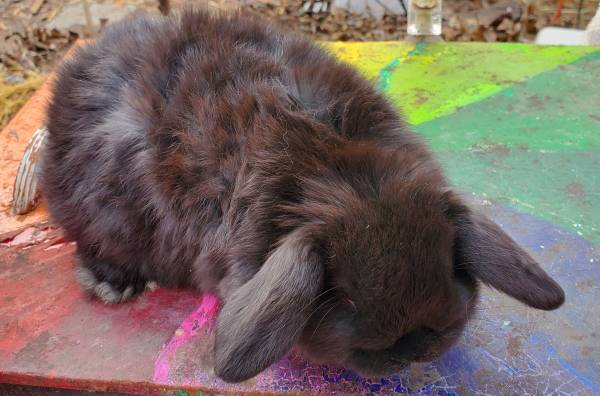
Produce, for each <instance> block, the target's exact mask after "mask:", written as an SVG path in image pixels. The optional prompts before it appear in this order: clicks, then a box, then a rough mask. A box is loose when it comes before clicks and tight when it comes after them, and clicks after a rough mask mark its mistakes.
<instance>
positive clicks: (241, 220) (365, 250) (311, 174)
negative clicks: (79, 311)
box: [41, 10, 564, 382]
mask: <svg viewBox="0 0 600 396" xmlns="http://www.w3.org/2000/svg"><path fill="white" fill-rule="evenodd" d="M48 130H49V135H48V138H47V142H46V147H45V152H44V160H43V169H42V175H41V176H42V177H41V182H42V188H43V193H44V195H45V197H46V199H47V202H48V205H49V208H50V211H51V214H52V216H53V218H54V219H55V220H56V221H57V222H58V223H59V224H60V225H61V226H62V227H63V228H64V231H65V234H66V237H67V238H69V239H71V240H74V241H76V242H77V256H78V262H77V269H76V277H77V279H78V280H79V282H80V283H81V285H82V287H83V288H85V290H87V291H88V292H89V293H91V294H93V295H96V296H97V297H99V298H100V299H102V300H104V301H105V302H107V303H115V302H121V301H124V300H126V299H127V298H129V297H132V296H134V295H136V294H138V293H140V292H142V291H143V290H144V288H145V287H146V285H147V284H149V283H150V282H157V283H158V284H159V285H162V286H165V287H192V288H195V289H197V290H200V291H203V292H210V293H216V294H217V295H218V296H219V297H220V298H221V299H222V302H223V306H222V310H221V312H220V314H219V316H218V319H217V324H216V340H215V349H214V353H215V371H216V374H217V375H218V376H220V377H221V378H223V379H224V380H226V381H231V382H236V381H243V380H246V379H248V378H250V377H252V376H254V375H256V374H257V373H259V372H260V371H262V370H263V369H265V368H266V367H268V366H269V365H270V364H272V363H274V362H276V361H277V360H278V359H280V358H281V357H282V356H283V355H284V354H286V352H288V351H289V350H290V349H291V347H292V346H294V345H297V346H299V348H300V349H301V350H302V351H303V352H304V353H305V354H306V355H307V356H308V357H310V358H312V359H314V360H317V361H325V362H330V363H337V364H341V365H345V366H347V367H350V368H352V369H355V370H357V371H358V372H359V373H362V374H365V375H375V374H377V375H382V374H385V373H389V372H391V371H394V370H398V369H400V368H402V367H404V366H406V365H407V364H409V363H410V362H412V361H420V360H428V359H432V358H434V357H435V356H438V355H440V354H441V353H443V352H444V351H446V350H447V349H448V348H449V347H450V346H451V345H452V344H453V343H454V342H455V341H456V340H457V338H458V337H459V336H460V334H461V331H462V330H463V328H464V327H465V324H466V323H467V321H468V320H469V316H470V314H471V313H472V312H473V307H474V306H475V305H476V303H477V295H478V284H479V283H480V282H481V283H484V284H488V285H490V286H492V287H494V288H496V289H499V290H501V291H502V292H504V293H506V294H508V295H510V296H512V297H514V298H516V299H518V300H519V301H521V302H523V303H525V304H527V305H530V306H532V307H534V308H538V309H544V310H550V309H555V308H557V307H559V306H560V305H561V304H562V303H563V301H564V293H563V291H562V289H561V288H560V286H559V285H558V284H556V283H555V282H554V281H553V280H552V279H551V278H550V277H549V276H548V275H547V274H546V273H545V272H544V271H543V270H542V269H541V268H540V266H539V265H538V264H537V263H536V262H535V261H534V260H533V259H532V258H531V257H530V256H529V255H528V254H527V253H526V252H525V251H524V250H523V249H522V248H520V247H519V246H517V245H516V244H515V242H514V241H513V240H512V239H511V238H510V237H509V236H508V235H507V234H505V233H504V232H503V231H502V230H501V229H500V228H499V227H498V226H497V225H495V224H494V223H493V222H491V221H490V220H488V219H487V218H486V217H484V216H482V215H481V214H478V213H476V212H475V211H473V210H472V209H470V208H469V207H468V206H467V205H466V204H465V203H464V202H462V200H461V198H460V197H459V196H458V195H457V194H456V193H455V192H453V190H452V188H451V187H450V186H449V184H448V181H447V180H446V179H445V177H444V175H443V172H442V170H441V168H440V166H439V164H438V163H437V162H436V160H435V159H434V158H433V157H432V155H431V153H430V152H429V150H428V148H427V147H426V145H425V144H424V143H423V141H422V140H421V139H420V138H419V137H418V136H417V135H415V134H414V133H412V132H411V131H410V130H409V128H408V127H407V126H406V124H405V123H404V121H403V119H402V117H401V116H400V115H399V114H398V112H397V111H396V110H395V109H394V108H393V107H392V105H390V103H389V102H388V101H387V100H386V99H385V98H384V97H383V96H382V95H381V94H380V93H378V92H377V91H376V90H375V89H374V88H373V86H372V85H371V84H370V83H369V82H367V81H366V80H365V79H363V78H362V77H361V76H360V75H359V74H358V73H357V72H355V71H354V70H353V69H352V68H350V67H348V66H346V65H344V64H341V63H338V62H337V61H336V60H335V59H334V58H333V57H332V56H330V55H328V54H327V52H326V51H324V50H323V49H321V48H320V47H318V46H315V45H313V44H311V43H310V42H308V41H307V40H306V39H303V38H299V37H296V36H293V35H288V34H284V33H282V32H281V31H279V30H277V29H276V28H274V27H273V26H270V25H268V24H265V23H264V22H261V21H259V20H256V19H255V18H253V17H250V16H247V15H243V14H239V13H238V14H234V15H225V16H216V15H212V14H210V13H208V12H205V11H198V10H196V11H185V12H183V13H182V14H181V15H177V16H172V17H168V18H167V17H160V18H154V17H141V18H135V19H130V20H127V21H124V22H121V23H117V24H114V25H112V26H110V27H108V28H107V29H106V31H105V32H104V33H103V34H102V36H101V37H100V38H99V39H98V40H97V41H95V42H94V43H91V44H89V45H87V46H85V47H83V48H81V49H80V50H78V51H77V52H76V54H75V56H74V57H73V58H72V59H70V60H68V61H67V62H66V63H65V64H64V65H63V66H62V67H61V68H60V70H59V73H58V78H57V80H56V82H55V85H54V90H53V97H52V100H51V104H50V107H49V111H48Z"/></svg>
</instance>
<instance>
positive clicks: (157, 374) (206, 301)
mask: <svg viewBox="0 0 600 396" xmlns="http://www.w3.org/2000/svg"><path fill="white" fill-rule="evenodd" d="M218 310H219V300H218V298H217V297H216V296H214V295H211V294H204V295H203V296H202V301H201V303H200V306H199V307H198V308H197V309H196V310H195V311H194V312H192V313H191V314H190V316H188V317H187V318H186V319H185V320H184V321H183V322H182V323H181V326H179V329H177V330H176V331H175V334H174V336H173V337H172V338H171V340H169V342H167V343H166V344H165V345H164V346H163V348H162V349H161V351H160V352H159V354H158V357H157V358H156V361H155V363H154V382H155V383H158V384H167V383H168V382H169V364H170V362H171V359H172V358H173V356H175V353H176V352H177V350H178V349H179V348H180V347H181V346H182V345H184V344H185V343H187V342H188V341H189V339H190V338H192V337H193V336H194V335H196V334H198V333H199V332H200V331H210V330H211V329H212V325H213V323H214V320H215V318H216V316H217V312H218Z"/></svg>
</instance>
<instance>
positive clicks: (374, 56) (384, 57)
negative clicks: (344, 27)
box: [323, 41, 415, 79]
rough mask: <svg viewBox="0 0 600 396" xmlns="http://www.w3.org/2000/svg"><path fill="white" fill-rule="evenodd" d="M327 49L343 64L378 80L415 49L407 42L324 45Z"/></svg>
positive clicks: (331, 43) (332, 43) (330, 43)
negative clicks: (383, 70)
mask: <svg viewBox="0 0 600 396" xmlns="http://www.w3.org/2000/svg"><path fill="white" fill-rule="evenodd" d="M323 46H324V47H325V49H327V50H329V51H330V52H331V53H333V54H334V55H335V56H336V57H337V58H338V59H339V60H341V61H342V62H346V63H350V64H351V65H352V66H353V67H355V68H356V69H358V70H359V71H360V72H361V73H362V74H363V75H364V76H365V77H367V78H368V79H378V76H379V72H380V71H381V69H383V68H385V66H386V65H389V63H390V62H392V61H393V60H395V59H400V58H404V57H406V56H407V54H408V53H409V52H410V51H412V50H413V49H414V48H415V45H414V44H412V43H405V42H391V41H387V42H369V43H347V42H328V43H324V44H323Z"/></svg>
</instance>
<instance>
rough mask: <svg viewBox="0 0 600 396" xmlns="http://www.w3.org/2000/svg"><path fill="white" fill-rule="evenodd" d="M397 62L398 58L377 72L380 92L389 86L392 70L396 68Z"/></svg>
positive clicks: (398, 62) (398, 61)
mask: <svg viewBox="0 0 600 396" xmlns="http://www.w3.org/2000/svg"><path fill="white" fill-rule="evenodd" d="M399 64H400V60H399V59H394V60H393V61H391V62H390V63H389V64H388V65H387V66H386V67H384V68H383V69H382V70H381V73H379V89H380V90H381V91H382V92H386V91H387V89H388V87H389V86H390V78H391V75H392V73H393V72H394V70H396V68H397V67H398V65H399Z"/></svg>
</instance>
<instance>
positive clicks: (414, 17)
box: [407, 0, 442, 36]
mask: <svg viewBox="0 0 600 396" xmlns="http://www.w3.org/2000/svg"><path fill="white" fill-rule="evenodd" d="M407 32H408V34H409V35H411V36H440V35H441V34H442V0H409V1H408V26H407Z"/></svg>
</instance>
